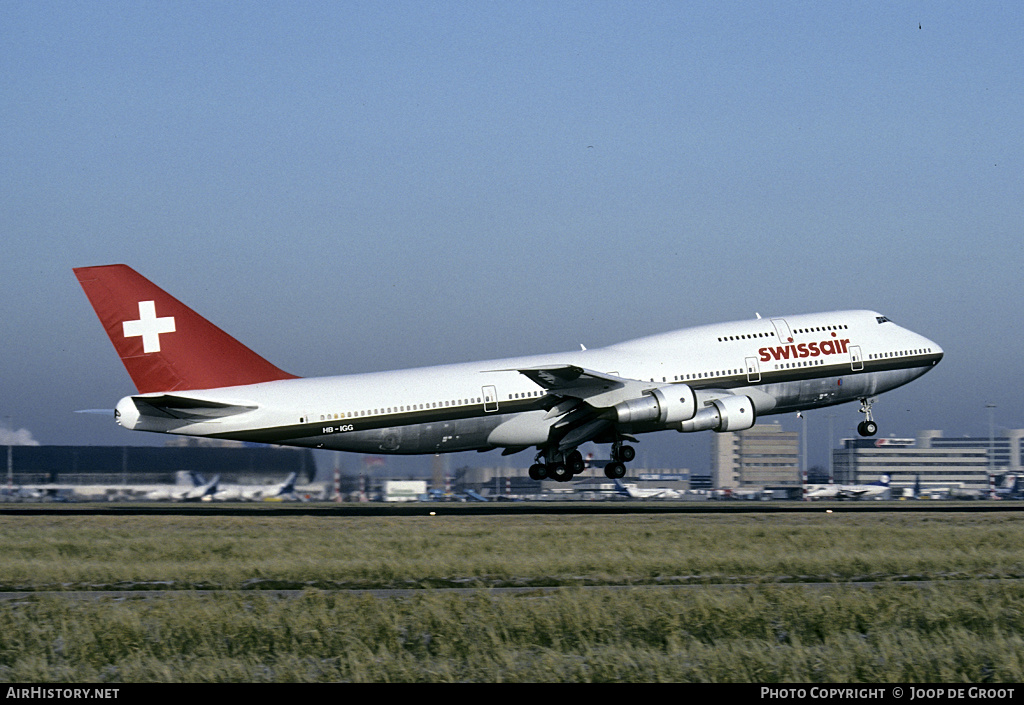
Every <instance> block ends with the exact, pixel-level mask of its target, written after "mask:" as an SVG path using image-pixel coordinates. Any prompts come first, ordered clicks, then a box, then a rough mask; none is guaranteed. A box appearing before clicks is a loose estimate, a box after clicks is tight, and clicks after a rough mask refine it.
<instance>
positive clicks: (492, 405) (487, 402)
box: [483, 384, 498, 412]
mask: <svg viewBox="0 0 1024 705" xmlns="http://www.w3.org/2000/svg"><path fill="white" fill-rule="evenodd" d="M483 393H484V411H488V412H490V411H497V410H498V390H496V389H495V388H494V385H493V384H488V385H487V386H486V387H484V388H483Z"/></svg>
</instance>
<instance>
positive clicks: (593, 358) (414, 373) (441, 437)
mask: <svg viewBox="0 0 1024 705" xmlns="http://www.w3.org/2000/svg"><path fill="white" fill-rule="evenodd" d="M75 274H76V275H77V277H78V281H79V282H80V283H81V285H82V288H83V289H84V290H85V293H86V295H87V296H88V297H89V300H90V302H91V303H92V305H93V308H94V309H95V311H96V313H97V315H98V316H99V319H100V321H101V322H102V324H103V326H104V328H105V329H106V331H107V335H108V336H109V338H110V340H111V342H112V343H113V344H114V348H115V349H116V350H117V353H118V355H119V356H120V357H121V361H122V362H123V363H124V365H125V367H126V368H127V370H128V373H129V374H130V376H131V378H132V380H133V381H134V382H135V386H136V388H137V389H138V394H133V395H131V396H127V397H125V398H123V399H121V401H120V402H118V404H117V407H116V409H115V411H114V416H115V419H116V420H117V422H118V423H119V424H120V425H121V426H123V427H125V428H128V429H133V430H142V431H154V432H158V433H174V434H181V435H186V436H208V437H214V438H228V439H235V440H242V441H258V442H262V443H277V444H281V445H293V446H303V447H312V448H329V449H335V450H345V451H353V452H358V453H374V454H379V453H403V454H419V453H429V454H434V453H445V452H455V451H465V450H477V451H487V450H493V449H501V450H502V451H503V453H504V454H511V453H516V452H519V451H523V450H526V449H528V448H531V447H535V448H536V449H537V454H536V456H535V459H534V464H533V465H532V466H531V467H530V476H531V477H532V478H534V479H543V478H545V477H547V478H552V479H555V480H559V481H568V480H571V479H572V477H573V475H575V474H578V473H579V472H581V471H582V470H583V468H584V459H583V457H582V454H581V453H580V451H579V450H578V447H579V446H580V445H581V444H583V443H585V442H587V441H593V442H595V443H610V444H611V462H609V463H608V464H607V465H606V466H605V474H606V475H607V476H608V477H609V478H613V479H615V478H621V477H623V476H625V474H626V466H625V463H628V462H630V461H631V460H632V459H633V458H634V457H635V454H636V451H635V449H634V448H633V447H632V446H630V445H626V444H625V442H626V441H633V442H636V438H635V436H636V435H638V434H641V433H648V432H653V431H661V430H675V431H680V432H684V433H688V432H693V431H703V430H713V431H739V430H743V429H747V428H750V427H751V426H753V425H754V422H755V420H756V419H757V418H758V417H759V416H764V415H768V414H779V413H788V412H792V411H797V410H801V409H812V408H818V407H825V406H832V405H834V404H842V403H844V402H849V401H854V400H860V402H861V409H860V410H861V413H863V414H864V421H863V422H862V423H861V424H860V426H859V430H860V433H861V434H863V435H869V436H870V435H874V434H875V433H876V431H877V428H878V427H877V424H876V423H875V421H874V419H873V417H872V413H871V405H872V403H873V402H874V401H875V399H874V397H875V396H877V395H878V394H881V393H883V392H887V391H889V390H891V389H895V388H896V387H899V386H902V385H904V384H906V383H908V382H910V381H911V380H914V379H916V378H917V377H920V376H921V375H923V374H924V373H925V372H927V371H928V370H930V369H931V368H932V367H933V366H934V365H936V364H937V363H938V362H939V361H940V360H941V359H942V355H943V352H942V349H941V348H940V347H939V346H938V345H936V344H935V343H934V342H932V341H931V340H928V339H927V338H925V337H923V336H921V335H918V334H917V333H913V332H911V331H909V330H907V329H905V328H901V327H899V326H897V325H896V324H895V323H893V322H891V321H890V320H889V319H888V318H886V317H885V316H882V315H880V314H877V313H875V312H873V311H833V312H829V313H816V314H804V315H797V316H787V317H785V318H772V319H768V320H765V319H762V318H760V316H758V318H757V319H755V320H749V321H739V322H735V323H720V324H714V325H706V326H699V327H695V328H688V329H683V330H679V331H675V332H671V333H663V334H660V335H653V336H649V337H645V338H639V339H636V340H631V341H627V342H623V343H618V344H616V345H610V346H608V347H605V348H600V349H592V350H587V349H581V350H576V351H572V352H567V353H558V354H548V355H536V356H531V357H520V358H509V359H503V360H492V361H487V362H474V363H463V364H453V365H442V366H438V367H425V368H419V369H411V370H398V371H393V372H378V373H369V374H355V375H345V376H339V377H321V378H299V377H296V376H295V375H292V374H289V373H287V372H284V371H283V370H281V369H279V368H278V367H276V366H274V365H272V364H271V363H269V362H267V361H266V360H265V359H263V358H262V357H260V356H259V355H257V354H256V353H254V352H253V351H252V350H250V349H249V348H247V347H245V346H244V345H242V344H241V343H239V342H238V341H237V340H235V339H234V338H232V337H231V336H229V335H228V334H227V333H225V332H224V331H222V330H221V329H219V328H217V327H216V326H214V325H213V324H212V323H210V322H209V321H207V320H206V319H205V318H202V317H201V316H199V315H198V314H196V313H195V312H194V311H192V310H191V309H190V308H188V307H186V306H185V305H184V304H182V303H181V302H179V301H178V300H177V299H175V298H173V297H172V296H171V295H169V294H167V293H166V292H165V291H163V290H162V289H160V288H159V287H157V286H156V285H154V284H153V283H152V282H150V281H149V280H147V279H145V278H144V277H142V276H141V275H139V274H138V273H136V272H135V271H134V270H132V269H131V268H129V267H127V266H125V265H107V266H99V267H84V268H79V269H75ZM581 347H582V346H581Z"/></svg>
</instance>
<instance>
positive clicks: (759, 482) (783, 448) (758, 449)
mask: <svg viewBox="0 0 1024 705" xmlns="http://www.w3.org/2000/svg"><path fill="white" fill-rule="evenodd" d="M801 484H802V479H801V476H800V434H798V433H797V432H795V431H783V430H782V426H781V425H780V424H778V423H768V424H757V425H755V426H754V427H753V428H750V429H747V430H746V431H734V432H730V433H716V434H714V435H713V436H712V440H711V485H712V486H713V487H715V488H716V489H730V490H744V489H750V490H759V489H764V488H766V487H774V488H798V487H800V485H801Z"/></svg>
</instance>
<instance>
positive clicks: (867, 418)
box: [857, 398, 878, 436]
mask: <svg viewBox="0 0 1024 705" xmlns="http://www.w3.org/2000/svg"><path fill="white" fill-rule="evenodd" d="M874 403H875V400H874V399H867V398H865V399H861V400H860V413H862V414H864V420H863V421H861V422H860V423H859V424H857V433H859V434H860V435H862V436H873V435H875V434H876V433H878V424H876V423H875V420H874V418H872V416H871V405H872V404H874Z"/></svg>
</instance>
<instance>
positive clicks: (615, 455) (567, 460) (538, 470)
mask: <svg viewBox="0 0 1024 705" xmlns="http://www.w3.org/2000/svg"><path fill="white" fill-rule="evenodd" d="M635 457H636V450H634V449H633V447H632V446H626V445H622V441H616V442H615V443H613V444H612V462H610V463H608V464H607V465H606V466H605V468H604V474H605V475H606V476H607V477H608V478H610V479H612V480H618V479H621V478H623V477H625V476H626V463H628V462H630V461H631V460H633V458H635ZM542 458H543V462H541V459H542ZM585 469H586V463H585V462H584V461H583V454H582V453H580V452H579V451H578V450H576V449H573V450H572V451H571V452H569V453H561V452H560V451H558V450H557V449H551V448H548V449H545V450H542V451H541V452H540V453H537V457H536V458H534V461H533V465H531V466H530V479H531V480H556V481H558V482H569V481H570V480H572V478H573V477H574V476H576V475H579V474H580V473H581V472H583V471H584V470H585Z"/></svg>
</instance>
